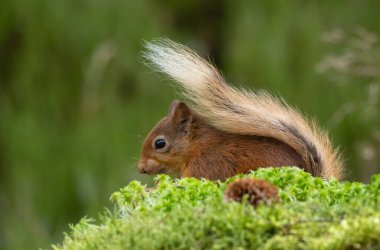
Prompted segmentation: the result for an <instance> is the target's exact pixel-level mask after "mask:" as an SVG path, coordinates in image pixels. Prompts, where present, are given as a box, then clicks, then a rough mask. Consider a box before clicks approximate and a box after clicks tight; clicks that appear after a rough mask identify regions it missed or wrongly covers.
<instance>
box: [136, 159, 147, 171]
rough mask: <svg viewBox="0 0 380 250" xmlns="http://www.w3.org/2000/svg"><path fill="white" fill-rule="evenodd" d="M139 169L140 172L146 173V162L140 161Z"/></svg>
mask: <svg viewBox="0 0 380 250" xmlns="http://www.w3.org/2000/svg"><path fill="white" fill-rule="evenodd" d="M137 170H138V171H139V173H140V174H146V170H145V164H144V163H143V162H141V161H140V162H139V164H138V167H137Z"/></svg>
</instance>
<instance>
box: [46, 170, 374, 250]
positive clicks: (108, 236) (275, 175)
mask: <svg viewBox="0 0 380 250" xmlns="http://www.w3.org/2000/svg"><path fill="white" fill-rule="evenodd" d="M248 176H251V177H256V178H261V179H265V180H269V181H270V182H272V183H273V184H274V185H276V186H277V187H278V188H279V190H280V197H281V200H282V201H281V202H280V203H278V204H274V205H271V206H266V205H259V206H258V207H257V208H253V207H252V206H250V205H249V204H248V203H247V202H244V201H243V203H237V202H227V201H225V200H224V190H225V189H226V186H227V183H228V182H230V181H232V180H233V179H234V178H236V177H234V178H231V179H229V180H228V181H227V182H225V183H214V182H211V181H207V180H197V179H193V178H184V179H172V178H170V177H168V176H166V175H160V176H158V177H157V180H158V181H159V184H158V186H157V188H156V189H153V190H149V191H147V190H146V187H145V186H144V185H141V184H140V183H139V182H136V181H133V182H131V183H130V184H129V185H128V186H126V187H124V188H122V189H121V190H120V191H119V192H116V193H114V194H113V195H112V196H111V200H112V201H114V202H115V203H116V204H117V206H116V208H115V211H113V212H109V211H108V212H106V213H104V214H103V215H102V216H101V218H100V221H99V222H98V223H94V222H93V220H90V219H88V218H84V219H82V220H81V221H80V222H79V223H78V224H77V225H75V226H73V227H72V230H71V232H69V233H67V234H66V236H65V240H64V242H63V243H62V244H61V245H55V246H53V247H54V248H55V249H357V248H358V249H359V248H360V249H363V248H366V249H379V248H380V175H375V176H373V177H372V179H371V183H370V184H368V185H366V184H362V183H356V182H338V181H336V180H330V181H325V180H322V179H320V178H314V177H311V176H310V175H309V174H308V173H305V172H303V171H301V170H299V169H297V168H277V169H272V168H268V169H260V170H258V171H256V172H252V173H251V174H249V175H248Z"/></svg>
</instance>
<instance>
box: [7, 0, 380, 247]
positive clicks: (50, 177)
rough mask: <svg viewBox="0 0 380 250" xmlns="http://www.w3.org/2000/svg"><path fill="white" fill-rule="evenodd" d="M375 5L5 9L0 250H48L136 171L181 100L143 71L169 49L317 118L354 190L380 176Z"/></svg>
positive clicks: (10, 5) (78, 2)
mask: <svg viewBox="0 0 380 250" xmlns="http://www.w3.org/2000/svg"><path fill="white" fill-rule="evenodd" d="M379 11H380V1H378V0H366V1H363V0H355V1H354V0H349V1H303V0H299V1H280V0H278V1H274V0H273V1H264V0H263V1H251V0H236V1H217V0H208V1H192V0H183V1H175V0H169V1H148V0H139V1H132V0H124V1H120V0H91V1H88V0H87V1H84V0H75V1H74V0H66V1H62V0H61V1H59V0H45V1H43V0H35V1H22V0H2V1H0V248H1V249H35V248H38V247H42V248H46V247H49V246H50V244H51V243H56V242H59V241H61V240H62V238H63V234H62V231H67V230H68V224H69V223H76V222H77V221H78V220H79V218H81V217H83V216H85V215H88V216H90V217H97V215H98V213H100V212H101V211H102V209H103V207H109V206H110V204H109V201H108V198H109V196H110V194H111V193H112V192H113V191H115V190H117V189H118V188H120V187H122V186H124V185H126V184H127V183H128V182H129V181H130V180H134V179H138V180H141V181H143V182H145V183H151V178H150V177H145V176H141V175H139V174H138V173H137V170H136V163H137V161H138V158H139V151H140V147H141V143H142V140H143V139H144V137H145V135H146V134H147V132H148V131H149V130H150V128H152V126H153V125H154V124H155V122H157V121H158V120H159V119H160V118H161V117H162V116H164V115H165V114H166V111H167V108H168V105H169V104H170V102H171V100H173V99H174V98H176V97H178V95H176V91H175V89H173V87H172V86H171V85H170V84H169V81H167V80H165V79H163V77H160V76H157V75H156V74H154V73H152V71H151V70H149V69H148V68H147V67H145V66H144V64H143V63H142V60H141V54H140V53H141V50H142V47H143V40H147V41H149V40H151V39H154V38H158V37H168V38H171V39H172V40H175V41H178V42H180V43H183V44H185V45H187V46H190V47H192V48H194V49H195V50H197V51H199V53H200V54H202V55H203V56H208V57H210V58H212V60H213V61H214V62H215V64H217V65H218V67H219V68H220V69H221V70H222V71H223V73H224V75H225V76H226V78H227V79H228V81H229V82H232V83H234V84H236V85H242V86H245V87H249V88H264V89H266V90H269V91H271V92H273V93H275V94H279V95H281V96H283V97H284V98H285V99H286V100H287V101H288V102H289V103H290V104H292V105H294V106H297V107H299V109H300V110H301V111H302V112H304V113H306V114H308V115H310V116H315V117H317V118H318V120H319V123H320V124H321V126H322V127H324V128H326V129H327V130H329V132H330V134H331V135H332V137H333V138H334V142H335V144H336V145H339V146H340V148H341V150H342V152H343V153H344V157H345V159H346V166H347V179H348V180H357V181H368V179H369V176H370V175H371V174H373V173H375V172H380V157H379V155H380V126H379V123H380V118H379V115H378V114H379V110H380V108H379V107H380V102H379V100H378V99H379V96H380V83H379V82H380V50H379V43H378V37H379V36H378V34H380V21H379Z"/></svg>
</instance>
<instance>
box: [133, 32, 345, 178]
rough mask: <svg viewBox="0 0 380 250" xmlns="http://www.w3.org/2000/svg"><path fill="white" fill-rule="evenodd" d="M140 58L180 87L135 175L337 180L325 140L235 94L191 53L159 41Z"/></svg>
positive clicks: (255, 96) (334, 158) (338, 171)
mask: <svg viewBox="0 0 380 250" xmlns="http://www.w3.org/2000/svg"><path fill="white" fill-rule="evenodd" d="M143 56H144V58H145V59H146V60H147V62H148V64H149V65H150V66H152V67H153V68H154V69H155V70H157V71H159V72H163V73H164V74H166V75H167V76H169V77H170V78H171V79H172V80H174V81H175V82H176V83H178V84H179V85H180V86H181V89H182V92H183V96H184V97H185V99H186V100H188V103H187V104H186V103H185V102H180V101H173V102H172V104H171V105H170V108H169V112H168V114H167V116H166V117H164V118H163V119H162V120H161V121H159V122H158V123H157V124H156V125H155V127H154V128H153V129H152V130H151V131H150V133H149V134H148V135H147V137H146V139H145V141H144V143H143V146H142V153H141V159H140V161H139V163H138V170H139V172H140V173H146V174H160V173H168V174H176V175H178V176H179V177H196V178H206V179H209V180H225V179H226V178H228V177H231V176H234V175H236V174H238V173H247V172H249V171H251V170H256V169H257V168H262V167H281V166H297V167H299V168H301V169H304V170H305V171H307V172H309V173H311V174H312V175H313V176H319V177H324V178H335V179H338V180H340V179H341V178H342V172H343V166H342V165H343V164H342V159H341V156H340V153H339V151H338V150H337V149H335V148H333V146H332V144H331V142H330V140H329V138H328V136H327V134H326V133H325V132H323V131H321V130H320V129H319V128H318V127H317V126H316V124H315V122H313V121H310V120H308V119H306V118H305V117H303V116H302V115H301V114H300V113H299V112H297V111H296V110H295V109H293V108H292V107H290V106H289V105H288V104H286V103H285V102H284V101H283V100H282V99H278V98H276V97H273V96H271V95H270V94H268V93H267V92H263V91H260V92H252V91H248V90H239V89H237V88H234V87H232V86H230V85H228V84H227V83H226V81H225V80H224V78H223V77H222V75H221V74H220V73H219V71H218V70H217V69H216V68H215V67H214V66H213V65H212V64H211V63H209V62H208V61H206V60H205V59H203V58H202V57H200V56H199V55H198V54H197V53H195V52H194V51H192V50H191V49H189V48H187V47H185V46H183V45H181V44H177V43H175V42H173V41H171V40H168V39H164V40H158V41H155V42H152V43H146V51H145V52H144V55H143Z"/></svg>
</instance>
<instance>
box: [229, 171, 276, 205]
mask: <svg viewBox="0 0 380 250" xmlns="http://www.w3.org/2000/svg"><path fill="white" fill-rule="evenodd" d="M244 195H247V196H248V197H247V198H248V202H249V203H250V204H251V205H252V206H254V207H256V206H257V205H258V204H259V203H264V204H267V205H269V204H272V203H275V202H279V201H280V197H279V196H278V189H277V187H276V186H275V185H273V184H272V183H270V182H268V181H265V180H260V179H254V178H244V179H236V180H234V181H233V182H231V183H230V184H229V185H228V186H227V189H226V191H225V192H224V197H225V199H226V200H228V201H231V200H233V201H238V202H241V201H242V199H243V196H244Z"/></svg>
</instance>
